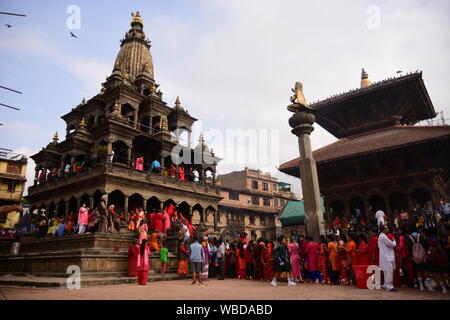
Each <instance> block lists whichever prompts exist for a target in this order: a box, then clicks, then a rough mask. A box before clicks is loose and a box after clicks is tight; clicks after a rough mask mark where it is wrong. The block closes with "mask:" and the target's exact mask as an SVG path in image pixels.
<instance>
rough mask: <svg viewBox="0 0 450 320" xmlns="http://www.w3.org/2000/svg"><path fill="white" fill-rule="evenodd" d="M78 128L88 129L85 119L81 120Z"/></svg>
mask: <svg viewBox="0 0 450 320" xmlns="http://www.w3.org/2000/svg"><path fill="white" fill-rule="evenodd" d="M78 128H86V122H85V121H84V117H83V118H81V121H80V123H79V124H78Z"/></svg>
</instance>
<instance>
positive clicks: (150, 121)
mask: <svg viewBox="0 0 450 320" xmlns="http://www.w3.org/2000/svg"><path fill="white" fill-rule="evenodd" d="M148 126H149V127H150V128H149V129H148V133H150V134H153V116H150V120H149V122H148Z"/></svg>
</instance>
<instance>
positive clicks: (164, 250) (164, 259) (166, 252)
mask: <svg viewBox="0 0 450 320" xmlns="http://www.w3.org/2000/svg"><path fill="white" fill-rule="evenodd" d="M168 256H169V250H168V249H167V248H166V246H165V245H164V243H163V242H161V249H160V250H159V261H161V275H165V274H166V267H167V257H168Z"/></svg>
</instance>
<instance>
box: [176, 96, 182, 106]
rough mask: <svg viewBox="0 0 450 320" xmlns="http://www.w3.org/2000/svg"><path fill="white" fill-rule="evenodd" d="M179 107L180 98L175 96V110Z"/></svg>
mask: <svg viewBox="0 0 450 320" xmlns="http://www.w3.org/2000/svg"><path fill="white" fill-rule="evenodd" d="M180 106H181V102H180V97H179V96H177V99H176V100H175V108H180Z"/></svg>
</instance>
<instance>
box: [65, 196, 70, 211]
mask: <svg viewBox="0 0 450 320" xmlns="http://www.w3.org/2000/svg"><path fill="white" fill-rule="evenodd" d="M68 213H70V200H66V212H64V215H67V214H68Z"/></svg>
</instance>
